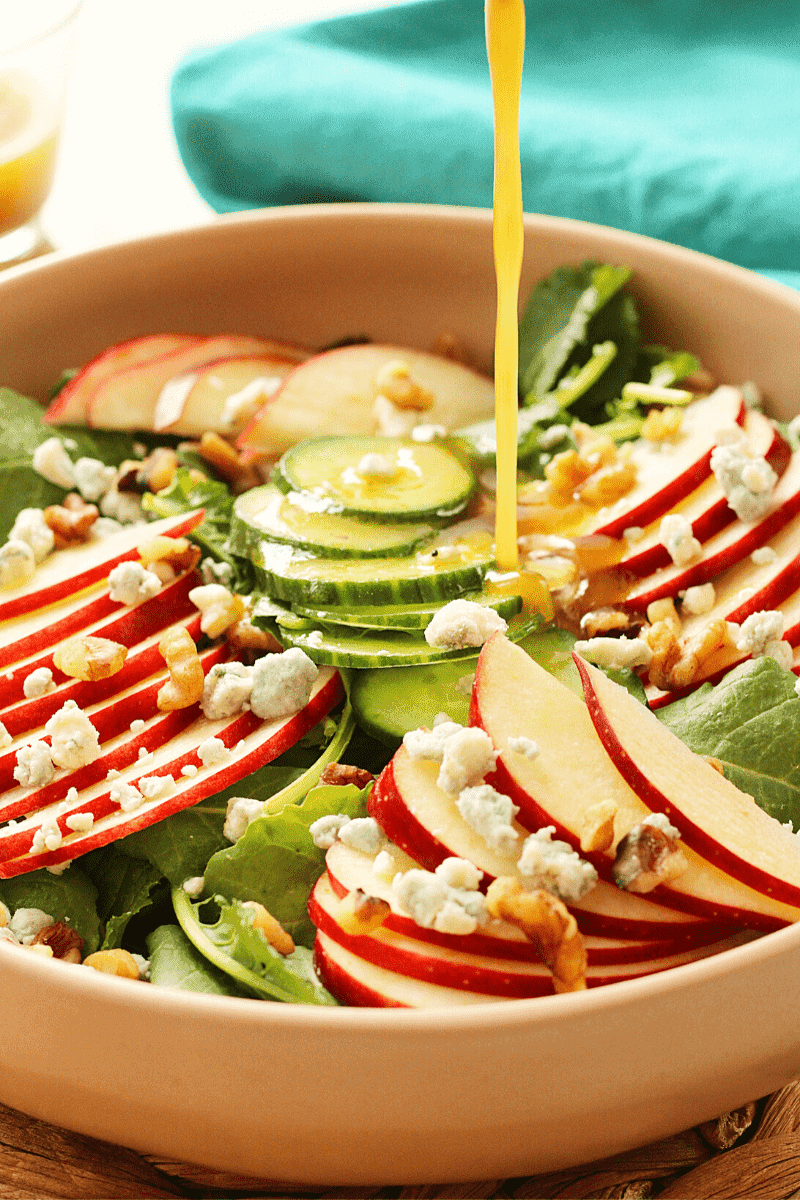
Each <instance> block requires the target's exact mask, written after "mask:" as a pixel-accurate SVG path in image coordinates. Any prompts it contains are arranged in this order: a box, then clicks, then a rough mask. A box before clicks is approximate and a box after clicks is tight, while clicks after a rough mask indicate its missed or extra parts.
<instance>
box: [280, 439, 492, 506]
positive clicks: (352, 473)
mask: <svg viewBox="0 0 800 1200" xmlns="http://www.w3.org/2000/svg"><path fill="white" fill-rule="evenodd" d="M365 455H371V456H378V459H379V460H380V461H381V462H382V463H383V464H384V465H385V466H386V467H387V468H389V469H392V468H394V469H393V471H392V473H391V474H381V473H374V472H371V473H368V472H367V471H365V470H364V469H363V467H362V469H361V470H359V466H360V464H362V462H363V460H364V457H365ZM274 481H275V483H276V484H277V485H278V487H279V488H280V489H281V490H282V491H284V492H306V493H310V494H311V497H312V502H316V503H317V505H320V502H321V503H322V504H323V505H325V502H327V506H326V511H328V512H329V513H336V514H344V515H350V516H359V517H361V518H362V519H364V520H385V521H420V520H429V519H432V518H435V519H440V518H447V517H454V516H456V514H458V513H460V512H461V510H462V509H463V508H464V507H465V505H466V504H467V501H468V500H469V498H470V496H471V495H472V493H473V491H474V489H475V476H474V475H473V474H472V471H470V469H469V468H468V467H467V466H465V465H464V463H462V462H461V461H460V460H459V459H458V458H456V456H455V455H454V454H451V453H450V451H449V450H445V449H444V447H442V446H438V445H433V444H429V443H425V442H414V441H412V440H411V439H404V438H385V437H325V438H312V439H310V440H309V441H305V442H298V443H297V445H296V446H292V448H291V450H287V451H286V453H285V454H284V456H283V458H282V459H281V460H280V462H279V463H278V467H277V470H276V472H275V475H274Z"/></svg>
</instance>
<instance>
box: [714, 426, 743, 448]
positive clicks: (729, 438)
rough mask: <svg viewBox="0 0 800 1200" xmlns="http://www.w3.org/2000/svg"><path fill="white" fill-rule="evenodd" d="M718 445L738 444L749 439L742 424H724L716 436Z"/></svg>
mask: <svg viewBox="0 0 800 1200" xmlns="http://www.w3.org/2000/svg"><path fill="white" fill-rule="evenodd" d="M714 440H715V442H716V444H717V445H718V446H738V445H740V444H741V443H742V442H745V441H746V440H747V435H746V433H745V431H744V429H742V426H741V425H722V426H721V427H720V428H719V429H718V430H717V432H716V435H715V438H714Z"/></svg>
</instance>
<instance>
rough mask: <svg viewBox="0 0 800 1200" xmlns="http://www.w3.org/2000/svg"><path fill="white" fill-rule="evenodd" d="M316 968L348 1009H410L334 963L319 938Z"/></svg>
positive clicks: (321, 977) (325, 983)
mask: <svg viewBox="0 0 800 1200" xmlns="http://www.w3.org/2000/svg"><path fill="white" fill-rule="evenodd" d="M314 968H315V970H316V972H317V975H319V977H320V980H321V981H322V984H323V986H324V987H326V988H327V989H328V991H329V992H330V993H331V995H332V996H335V997H336V999H337V1000H338V1001H339V1003H340V1004H344V1005H346V1006H347V1007H348V1008H409V1007H410V1006H409V1005H408V1004H401V1003H400V1002H399V1000H392V999H390V998H389V997H388V996H384V995H382V994H381V993H380V992H376V991H375V990H374V989H373V988H370V987H367V986H366V984H364V983H362V982H361V980H359V979H355V978H354V977H353V976H352V975H349V974H348V973H347V972H346V971H345V970H343V968H342V967H341V966H340V965H339V963H337V962H333V960H332V959H331V958H329V956H328V955H327V954H326V952H325V945H324V943H323V941H322V939H321V938H320V937H319V936H318V937H317V939H316V941H315V943H314Z"/></svg>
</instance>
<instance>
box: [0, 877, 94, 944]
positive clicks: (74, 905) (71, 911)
mask: <svg viewBox="0 0 800 1200" xmlns="http://www.w3.org/2000/svg"><path fill="white" fill-rule="evenodd" d="M0 900H2V902H3V903H4V904H5V905H7V906H8V908H10V909H11V911H12V913H13V912H16V910H17V909H18V908H40V909H41V910H42V912H46V913H50V916H51V917H52V918H53V920H54V921H63V922H64V923H65V924H66V925H71V926H72V928H73V929H74V930H75V931H76V932H77V933H79V934H80V935H81V937H82V938H83V942H84V952H85V953H86V954H91V953H92V951H94V950H96V949H97V948H98V946H99V945H100V918H99V916H98V914H97V903H96V902H97V888H96V887H95V885H94V884H93V883H92V881H91V879H89V877H88V875H85V874H84V873H83V871H81V870H80V868H79V867H74V866H73V867H70V868H69V869H68V870H66V871H65V872H64V873H63V875H53V874H51V872H50V871H45V870H41V871H29V872H28V873H27V874H26V875H15V876H14V877H13V878H12V879H3V880H0Z"/></svg>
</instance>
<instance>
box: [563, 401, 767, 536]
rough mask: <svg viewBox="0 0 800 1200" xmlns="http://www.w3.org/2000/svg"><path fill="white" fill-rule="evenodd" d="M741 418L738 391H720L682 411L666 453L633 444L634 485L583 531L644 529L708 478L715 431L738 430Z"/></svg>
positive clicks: (643, 443) (613, 532)
mask: <svg viewBox="0 0 800 1200" xmlns="http://www.w3.org/2000/svg"><path fill="white" fill-rule="evenodd" d="M744 418H745V405H744V400H743V399H742V394H741V392H740V391H739V390H738V389H737V388H732V387H727V386H725V387H719V388H717V390H716V391H715V392H712V393H711V395H710V396H706V397H705V398H704V399H702V400H697V401H696V402H695V403H694V404H691V405H689V407H688V408H687V409H686V410H685V412H684V415H683V422H682V424H681V432H680V436H679V437H678V438H677V440H676V441H675V443H674V446H673V447H672V448H671V449H670V450H669V451H668V452H666V453H665V452H664V451H663V450H661V448H660V446H658V445H654V444H652V443H650V442H648V441H646V440H645V439H644V438H640V439H639V441H638V442H634V443H633V444H632V445H633V449H632V455H631V457H632V460H633V462H634V463H635V464H636V468H637V482H636V483H635V484H634V486H633V488H632V489H631V491H629V492H628V494H627V495H625V496H623V497H622V499H621V500H618V501H617V503H616V504H614V505H612V506H611V507H609V508H603V509H600V511H599V512H598V513H597V515H596V517H595V518H594V520H593V522H591V524H590V525H589V527H588V529H582V530H581V532H582V533H602V534H605V535H606V536H607V537H622V534H623V533H624V531H625V530H626V529H629V528H631V527H632V526H641V527H642V528H645V527H646V526H647V525H649V524H650V522H651V521H655V520H656V519H657V518H658V517H660V516H663V514H664V513H666V512H669V510H670V509H671V508H673V507H674V505H676V504H680V503H681V501H682V500H685V499H686V497H687V496H689V495H690V494H691V492H693V491H694V489H695V488H696V487H699V485H700V484H701V483H702V482H703V480H704V479H707V478H708V476H709V475H710V474H711V451H712V450H713V449H714V446H715V445H716V443H717V435H718V433H719V430H720V429H723V428H726V427H727V426H730V425H733V424H737V425H741V424H742V423H743V422H744Z"/></svg>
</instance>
